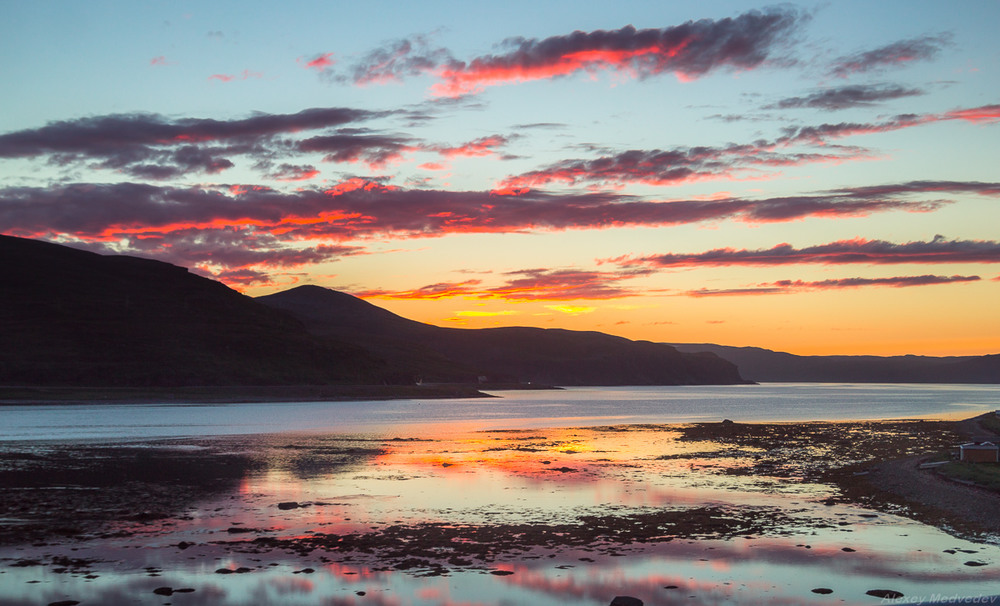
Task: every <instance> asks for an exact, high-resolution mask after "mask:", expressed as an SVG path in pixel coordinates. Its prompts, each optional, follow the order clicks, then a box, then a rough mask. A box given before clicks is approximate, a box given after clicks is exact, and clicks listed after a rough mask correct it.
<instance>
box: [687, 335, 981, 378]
mask: <svg viewBox="0 0 1000 606" xmlns="http://www.w3.org/2000/svg"><path fill="white" fill-rule="evenodd" d="M672 345H673V346H674V347H676V348H677V349H678V350H679V351H684V352H689V353H690V352H702V351H705V352H711V353H714V354H716V355H718V356H719V357H720V358H723V359H725V360H729V361H730V362H732V363H733V364H736V366H738V367H739V369H740V374H742V375H743V376H744V377H745V378H747V379H749V380H751V381H758V382H768V383H784V382H788V383H797V382H822V383H1000V354H994V355H985V356H954V357H934V356H912V355H910V356H798V355H795V354H790V353H784V352H780V351H772V350H769V349H762V348H760V347H730V346H726V345H715V344H712V343H672Z"/></svg>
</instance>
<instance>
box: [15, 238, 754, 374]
mask: <svg viewBox="0 0 1000 606" xmlns="http://www.w3.org/2000/svg"><path fill="white" fill-rule="evenodd" d="M0 285H2V287H0V386H53V387H56V386H58V387H65V386H80V387H168V388H169V387H189V386H253V385H261V386H263V385H274V386H302V385H348V384H350V385H373V384H380V385H381V384H393V385H406V384H413V383H414V382H415V381H418V380H421V379H422V380H423V381H424V382H435V381H437V382H465V383H476V382H478V381H479V380H480V378H482V377H486V379H487V380H489V381H491V382H523V381H532V382H536V383H547V384H553V385H626V384H645V385H677V384H703V383H705V384H730V383H743V382H745V381H744V380H743V379H742V378H741V377H740V375H739V372H738V371H737V369H736V367H735V366H734V365H733V364H731V363H729V362H726V361H724V360H722V359H721V358H719V357H717V356H715V355H714V354H682V353H680V352H678V351H677V350H675V349H674V348H672V347H670V346H668V345H663V344H656V343H649V342H635V341H630V340H628V339H623V338H621V337H614V336H611V335H606V334H602V333H596V332H593V333H592V332H575V331H568V330H544V329H537V328H504V329H485V330H468V329H449V328H439V327H436V326H430V325H428V324H421V323H419V322H414V321H412V320H407V319H405V318H401V317H399V316H397V315H395V314H393V313H391V312H389V311H387V310H384V309H380V308H378V307H375V306H374V305H371V304H369V303H366V302H365V301H362V300H360V299H358V298H356V297H353V296H350V295H347V294H344V293H338V292H336V291H332V290H328V289H324V288H319V287H310V286H307V287H300V288H296V289H292V290H290V291H285V292H284V293H277V294H276V295H270V296H268V297H261V298H259V299H253V298H251V297H247V296H245V295H242V294H240V293H238V292H236V291H234V290H232V289H230V288H228V287H227V286H225V285H223V284H221V283H219V282H215V281H213V280H209V279H207V278H203V277H199V276H197V275H194V274H192V273H190V272H188V271H187V270H186V269H185V268H183V267H178V266H175V265H171V264H169V263H163V262H160V261H153V260H149V259H141V258H137V257H129V256H118V255H99V254H95V253H91V252H87V251H82V250H78V249H74V248H71V247H67V246H61V245H58V244H52V243H48V242H42V241H37V240H28V239H24V238H16V237H12V236H4V235H0Z"/></svg>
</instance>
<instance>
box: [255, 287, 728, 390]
mask: <svg viewBox="0 0 1000 606" xmlns="http://www.w3.org/2000/svg"><path fill="white" fill-rule="evenodd" d="M258 300H259V301H261V302H263V303H265V304H267V305H271V306H274V307H276V308H279V309H283V310H286V311H288V312H290V313H292V314H294V315H295V316H296V317H297V318H299V319H300V320H302V322H303V323H304V324H305V325H306V326H307V327H308V328H309V330H310V331H311V332H313V334H316V335H323V336H327V337H336V338H339V339H343V340H346V341H350V342H353V343H356V344H359V345H363V346H365V347H369V348H371V350H372V351H373V352H375V353H377V354H378V355H379V356H382V357H385V358H386V359H387V360H389V361H390V363H391V364H392V365H393V366H394V367H395V368H398V369H400V370H402V369H405V370H406V371H408V372H414V373H415V374H416V375H417V376H419V377H421V378H423V379H424V380H428V381H475V380H476V379H477V377H481V376H485V377H487V379H488V380H489V381H514V382H534V383H547V384H551V385H691V384H735V383H744V382H745V381H743V379H742V378H741V377H740V375H739V372H738V371H737V369H736V367H735V366H734V365H733V364H730V363H729V362H726V361H724V360H722V359H720V358H719V357H717V356H715V355H714V354H682V353H680V352H678V351H677V350H675V349H674V348H673V347H670V346H668V345H663V344H658V343H650V342H644V341H630V340H628V339H623V338H621V337H615V336H612V335H607V334H603V333H598V332H581V331H571V330H559V329H542V328H522V327H510V328H490V329H461V328H441V327H437V326H432V325H429V324H423V323H420V322H415V321H413V320H408V319H406V318H402V317H400V316H397V315H396V314H393V313H392V312H389V311H387V310H385V309H381V308H379V307H376V306H374V305H372V304H370V303H368V302H366V301H362V300H361V299H358V298H356V297H353V296H351V295H348V294H345V293H341V292H337V291H333V290H329V289H326V288H320V287H317V286H301V287H298V288H293V289H291V290H287V291H284V292H280V293H276V294H273V295H267V296H264V297H259V298H258Z"/></svg>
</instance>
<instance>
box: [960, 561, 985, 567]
mask: <svg viewBox="0 0 1000 606" xmlns="http://www.w3.org/2000/svg"><path fill="white" fill-rule="evenodd" d="M965 565H966V566H986V562H977V561H976V560H969V561H968V562H966V563H965Z"/></svg>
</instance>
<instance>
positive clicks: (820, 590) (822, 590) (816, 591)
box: [812, 587, 833, 595]
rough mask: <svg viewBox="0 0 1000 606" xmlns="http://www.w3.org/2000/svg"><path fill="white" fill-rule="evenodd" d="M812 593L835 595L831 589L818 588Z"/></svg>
mask: <svg viewBox="0 0 1000 606" xmlns="http://www.w3.org/2000/svg"><path fill="white" fill-rule="evenodd" d="M812 592H813V593H818V594H821V595H827V594H831V593H833V590H832V589H830V588H829V587H817V588H816V589H813V590H812Z"/></svg>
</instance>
